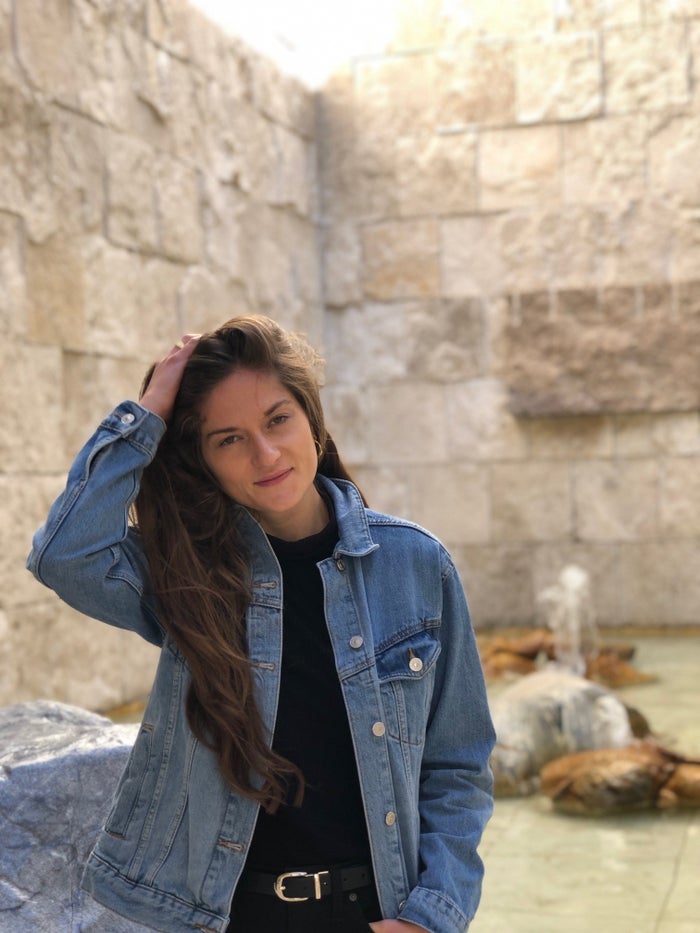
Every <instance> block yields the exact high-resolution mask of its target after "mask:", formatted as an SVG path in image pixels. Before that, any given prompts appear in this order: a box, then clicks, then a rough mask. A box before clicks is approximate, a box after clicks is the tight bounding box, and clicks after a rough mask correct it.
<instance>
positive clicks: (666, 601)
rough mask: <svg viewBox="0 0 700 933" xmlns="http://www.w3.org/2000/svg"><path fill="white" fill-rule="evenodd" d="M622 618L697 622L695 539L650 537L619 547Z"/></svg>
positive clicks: (699, 573) (699, 586)
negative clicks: (646, 539) (633, 544)
mask: <svg viewBox="0 0 700 933" xmlns="http://www.w3.org/2000/svg"><path fill="white" fill-rule="evenodd" d="M620 587H621V590H622V594H623V604H622V618H623V619H624V621H625V623H626V624H629V625H654V626H658V625H664V624H669V623H674V624H677V625H697V623H698V606H699V605H700V549H698V545H697V540H693V539H690V538H689V539H686V540H683V541H681V540H678V541H668V540H665V541H650V542H645V543H643V544H638V545H635V546H629V547H626V548H622V549H621V551H620Z"/></svg>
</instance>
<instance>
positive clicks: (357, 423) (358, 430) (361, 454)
mask: <svg viewBox="0 0 700 933" xmlns="http://www.w3.org/2000/svg"><path fill="white" fill-rule="evenodd" d="M322 401H323V412H324V415H325V418H326V427H327V428H328V430H329V431H330V433H331V435H332V437H333V440H334V441H335V443H336V446H337V447H338V450H339V452H340V456H341V458H342V460H343V462H344V463H345V464H346V465H347V464H348V463H364V462H366V461H367V413H366V411H365V405H364V402H363V399H362V394H361V392H359V391H358V389H357V388H356V387H355V386H347V385H334V386H324V388H323V392H322Z"/></svg>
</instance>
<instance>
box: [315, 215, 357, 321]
mask: <svg viewBox="0 0 700 933" xmlns="http://www.w3.org/2000/svg"><path fill="white" fill-rule="evenodd" d="M321 237H322V246H321V261H322V263H323V299H324V304H325V305H326V306H327V307H331V308H339V307H340V308H342V307H344V306H346V305H350V304H353V303H354V302H357V301H360V300H361V298H362V286H361V281H360V279H361V265H362V250H361V246H360V231H359V228H358V226H357V224H355V223H352V222H350V223H342V222H340V223H331V224H329V225H328V226H324V227H323V228H322V229H321Z"/></svg>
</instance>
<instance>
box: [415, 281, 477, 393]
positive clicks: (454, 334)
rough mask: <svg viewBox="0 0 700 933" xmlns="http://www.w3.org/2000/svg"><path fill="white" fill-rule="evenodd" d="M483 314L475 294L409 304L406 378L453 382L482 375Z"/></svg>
mask: <svg viewBox="0 0 700 933" xmlns="http://www.w3.org/2000/svg"><path fill="white" fill-rule="evenodd" d="M485 315H486V311H485V307H484V305H483V302H482V301H481V299H479V298H466V299H449V298H446V299H442V300H433V301H428V302H425V303H415V304H411V305H409V306H408V308H407V322H406V324H407V333H408V343H407V346H406V349H407V350H408V354H407V362H408V374H409V376H410V378H412V379H422V380H425V381H434V382H456V381H461V380H465V379H474V378H476V377H477V376H481V375H484V373H485V370H486V348H485V344H486V321H485ZM397 349H398V348H397ZM399 352H400V353H401V352H404V351H403V350H399Z"/></svg>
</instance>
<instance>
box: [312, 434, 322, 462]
mask: <svg viewBox="0 0 700 933" xmlns="http://www.w3.org/2000/svg"><path fill="white" fill-rule="evenodd" d="M314 443H315V444H316V452H317V454H318V462H319V463H320V462H321V460H323V455H324V453H325V451H324V449H323V447H322V446H321V442H320V441H319V439H318V438H317V437H315V438H314Z"/></svg>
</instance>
